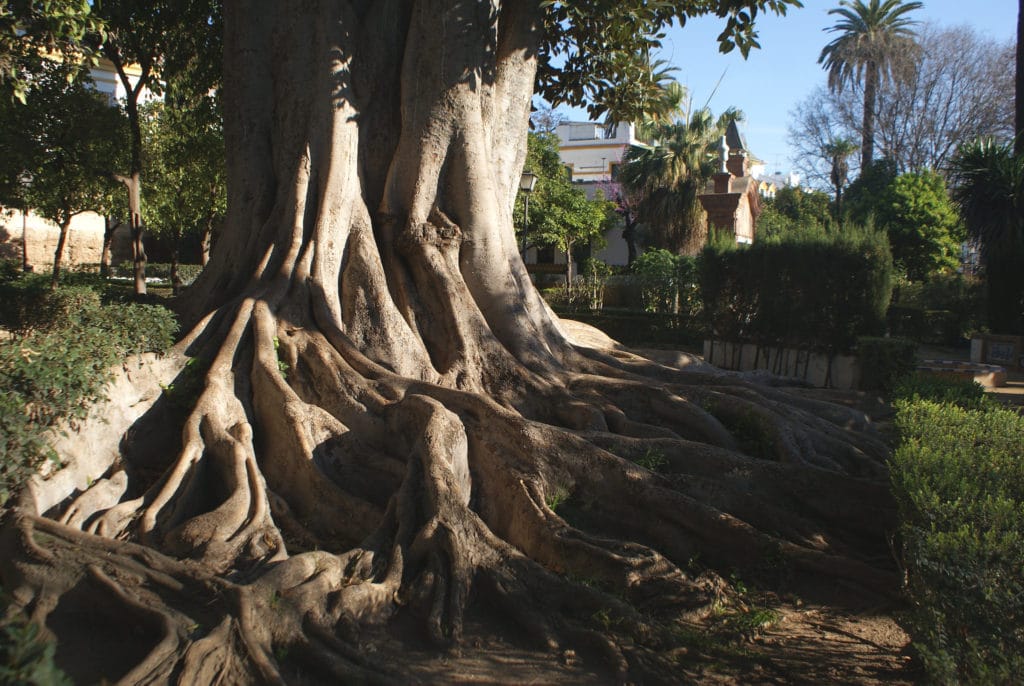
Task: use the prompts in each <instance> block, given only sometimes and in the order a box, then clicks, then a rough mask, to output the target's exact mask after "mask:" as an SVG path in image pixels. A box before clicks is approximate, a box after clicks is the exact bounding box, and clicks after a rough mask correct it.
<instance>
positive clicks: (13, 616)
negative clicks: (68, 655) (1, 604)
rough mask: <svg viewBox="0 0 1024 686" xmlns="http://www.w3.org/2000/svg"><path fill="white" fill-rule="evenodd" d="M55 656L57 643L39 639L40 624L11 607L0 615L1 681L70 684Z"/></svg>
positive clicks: (42, 685)
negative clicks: (58, 665) (59, 667)
mask: <svg viewBox="0 0 1024 686" xmlns="http://www.w3.org/2000/svg"><path fill="white" fill-rule="evenodd" d="M5 600H6V599H5ZM5 604H7V603H6V602H5ZM53 655H54V644H53V643H49V642H46V641H43V640H42V639H40V637H39V626H38V625H36V624H33V623H32V622H30V621H28V619H27V618H26V617H25V615H24V614H23V613H21V612H14V611H13V608H11V607H10V606H8V607H7V610H6V613H5V614H4V616H3V617H0V684H12V685H13V684H17V685H18V686H64V685H65V684H67V685H68V686H70V684H71V680H70V679H68V677H67V676H66V675H65V674H64V673H63V672H61V671H60V670H59V669H57V667H56V666H55V665H54V663H53Z"/></svg>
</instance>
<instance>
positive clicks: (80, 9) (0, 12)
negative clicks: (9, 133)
mask: <svg viewBox="0 0 1024 686" xmlns="http://www.w3.org/2000/svg"><path fill="white" fill-rule="evenodd" d="M91 9H92V8H91V3H90V2H89V0H31V1H28V0H15V1H13V2H6V3H4V6H3V7H2V8H0V84H2V85H3V86H4V87H5V88H7V89H10V94H11V97H13V98H14V99H15V100H17V101H20V102H21V103H22V104H24V102H25V99H26V96H27V93H28V89H29V86H30V82H29V81H27V80H26V79H25V72H24V71H23V70H22V68H21V65H23V64H24V63H25V61H26V60H33V59H39V58H41V57H52V56H59V57H60V58H61V59H62V60H63V62H64V63H65V64H66V65H68V67H69V68H70V69H72V70H73V71H76V72H77V71H78V70H80V69H81V68H82V67H85V66H86V65H89V64H93V63H95V57H96V56H95V54H94V53H93V52H92V51H91V50H90V46H89V42H88V41H87V40H86V37H87V36H88V35H90V34H95V33H101V32H102V31H103V25H102V22H99V21H97V19H96V17H95V15H93V14H92V11H91Z"/></svg>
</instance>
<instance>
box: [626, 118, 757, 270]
mask: <svg viewBox="0 0 1024 686" xmlns="http://www.w3.org/2000/svg"><path fill="white" fill-rule="evenodd" d="M741 116H742V115H740V114H739V113H737V112H736V111H735V110H729V111H727V112H726V113H724V114H723V115H722V116H720V117H719V118H718V119H717V120H716V119H715V118H714V117H713V116H712V114H711V111H710V110H709V109H707V108H701V109H698V110H696V111H694V112H692V113H690V114H689V116H687V117H685V118H683V119H680V120H676V121H674V122H672V123H661V124H658V123H652V124H650V125H649V128H650V129H651V133H652V134H653V137H654V138H655V140H656V143H655V145H653V146H630V148H629V149H628V150H627V151H626V154H625V156H624V157H623V163H622V167H621V168H620V170H619V181H620V182H621V183H622V185H623V186H625V187H626V188H627V189H629V191H630V192H632V193H635V194H638V195H639V196H641V197H642V200H641V201H640V203H639V204H638V207H637V209H638V214H639V217H640V220H641V221H642V222H644V223H646V224H647V225H648V226H649V227H650V230H651V234H650V242H651V244H652V245H653V246H654V247H659V248H664V249H667V250H670V251H671V252H675V253H679V254H684V255H696V254H697V253H698V252H700V250H701V249H702V248H703V247H704V243H705V242H706V241H707V235H708V226H707V213H706V212H705V211H704V208H703V207H702V206H701V204H700V200H699V199H698V196H699V195H700V194H701V193H703V192H704V190H705V188H706V186H707V184H708V181H709V180H710V179H711V177H712V175H713V174H714V173H715V172H716V171H717V169H718V167H717V163H716V160H717V155H716V154H715V153H714V150H715V149H716V147H717V145H718V142H719V139H720V138H721V137H722V135H723V134H724V133H725V128H726V126H727V125H728V123H729V121H731V120H732V119H734V118H737V117H741Z"/></svg>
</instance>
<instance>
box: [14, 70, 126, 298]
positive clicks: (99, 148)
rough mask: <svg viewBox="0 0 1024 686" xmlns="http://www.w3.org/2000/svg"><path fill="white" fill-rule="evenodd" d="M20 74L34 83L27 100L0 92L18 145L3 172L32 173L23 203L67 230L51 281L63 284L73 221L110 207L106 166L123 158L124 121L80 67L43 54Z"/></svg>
mask: <svg viewBox="0 0 1024 686" xmlns="http://www.w3.org/2000/svg"><path fill="white" fill-rule="evenodd" d="M21 74H22V75H23V76H22V77H21V78H22V79H23V81H24V82H27V83H28V84H29V87H28V91H27V92H26V93H25V102H24V104H21V103H20V102H14V101H13V100H12V98H10V97H0V130H2V138H3V139H4V140H5V141H9V142H10V146H11V147H10V148H9V150H8V152H7V153H6V154H5V155H4V160H3V165H4V167H5V171H4V176H5V177H7V178H17V177H18V176H19V175H20V174H21V173H22V172H23V171H28V172H29V173H30V174H31V175H32V178H33V181H32V184H31V186H29V187H27V188H21V187H20V186H19V187H17V188H16V190H17V191H18V192H22V193H24V194H25V195H24V197H23V198H21V201H20V202H19V203H18V204H20V205H22V206H29V207H32V208H33V209H34V210H35V212H36V213H38V214H39V215H41V216H43V217H45V218H46V219H49V220H51V221H53V222H54V223H55V224H57V226H58V227H59V229H60V234H59V237H58V239H57V246H56V249H55V251H54V256H53V272H52V278H51V287H52V288H54V289H56V288H57V284H58V281H59V280H60V264H61V260H62V259H63V255H64V247H65V243H66V241H67V235H68V228H69V227H70V226H71V220H72V219H73V218H74V216H75V215H77V214H80V213H82V212H86V211H89V210H95V211H99V212H102V211H103V209H104V201H105V199H106V195H105V194H106V191H107V182H106V180H105V170H106V169H108V168H109V166H110V165H111V164H113V163H114V162H115V161H116V160H117V156H118V149H117V147H116V146H115V145H114V144H113V140H112V135H116V133H117V131H118V130H120V129H121V127H122V125H123V119H122V117H121V115H120V113H119V112H118V110H117V108H114V107H110V106H109V105H107V103H106V102H105V101H104V99H103V97H102V96H101V95H99V94H98V93H97V92H96V91H95V89H94V88H93V87H92V86H91V84H90V83H89V81H88V77H87V76H84V75H82V74H80V73H78V72H77V70H76V69H74V68H71V67H66V66H64V65H63V64H62V63H58V62H55V61H52V60H49V59H38V60H32V61H30V62H28V63H23V69H22V71H21ZM8 85H9V86H12V87H13V81H12V82H9V83H8ZM5 96H6V94H5Z"/></svg>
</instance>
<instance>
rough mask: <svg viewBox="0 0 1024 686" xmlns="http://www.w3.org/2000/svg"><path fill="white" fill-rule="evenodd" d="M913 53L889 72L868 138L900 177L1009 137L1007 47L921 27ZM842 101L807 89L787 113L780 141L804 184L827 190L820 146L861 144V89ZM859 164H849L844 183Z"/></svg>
mask: <svg viewBox="0 0 1024 686" xmlns="http://www.w3.org/2000/svg"><path fill="white" fill-rule="evenodd" d="M917 43H918V50H917V51H916V52H914V53H912V54H911V55H910V56H911V57H914V58H915V59H913V60H906V59H905V60H901V61H900V63H899V64H897V65H895V66H896V69H895V71H894V73H893V78H892V79H891V80H888V81H883V82H882V83H881V84H879V89H878V106H877V108H876V113H875V137H876V141H877V143H878V146H879V148H880V149H881V151H882V152H881V154H882V155H884V156H885V157H888V158H890V159H892V160H893V161H894V162H895V164H896V169H897V170H898V171H899V172H901V173H902V172H908V171H921V170H923V169H935V170H938V171H940V172H944V170H945V169H946V168H947V167H948V166H949V162H950V159H951V158H952V157H953V155H954V153H955V152H956V148H957V146H958V145H959V144H960V143H961V142H963V141H966V140H971V139H973V138H976V137H978V136H995V137H996V138H998V139H1000V140H1008V139H1010V138H1012V137H1013V97H1014V82H1013V70H1014V68H1013V64H1014V45H1013V42H1012V41H1009V42H1000V41H996V40H994V39H992V38H989V37H987V36H983V35H980V34H978V33H975V32H974V31H972V30H971V29H970V28H968V27H964V26H959V27H942V26H935V25H928V24H924V25H922V26H920V27H918V30H917ZM851 86H852V88H849V89H845V88H844V91H843V92H842V93H836V92H834V91H830V90H829V89H828V88H825V87H819V88H816V89H814V90H813V91H812V92H811V93H810V94H809V95H808V96H807V97H806V98H805V99H804V100H803V101H801V102H800V103H798V104H797V106H796V107H795V108H794V110H793V112H792V113H791V117H790V123H789V125H788V127H787V130H788V134H787V139H788V141H789V144H790V147H791V148H792V149H793V150H794V151H795V152H796V155H795V164H796V166H797V168H798V169H799V170H800V171H801V172H802V174H803V177H804V178H805V179H806V181H807V183H809V184H812V185H816V186H820V187H823V188H824V187H827V186H828V185H829V171H830V168H831V160H830V159H829V158H828V156H827V155H825V154H823V150H824V146H825V145H826V144H827V143H828V142H830V141H832V140H835V139H837V138H850V139H853V140H859V139H860V130H861V127H862V125H863V121H862V117H863V110H862V107H861V98H862V96H863V88H861V87H860V85H859V84H857V83H853V84H851ZM857 169H859V162H858V161H857V160H856V159H854V160H851V169H850V176H851V178H852V177H855V176H856V174H857Z"/></svg>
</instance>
